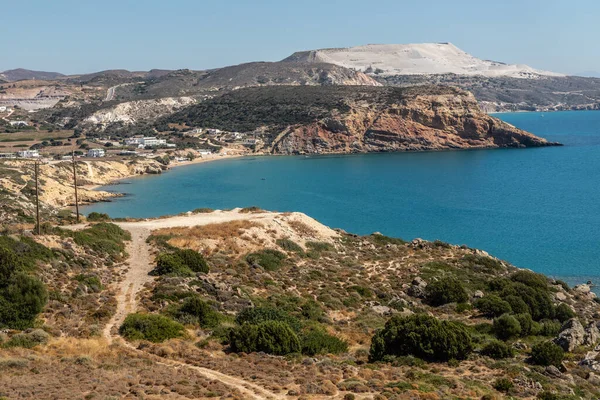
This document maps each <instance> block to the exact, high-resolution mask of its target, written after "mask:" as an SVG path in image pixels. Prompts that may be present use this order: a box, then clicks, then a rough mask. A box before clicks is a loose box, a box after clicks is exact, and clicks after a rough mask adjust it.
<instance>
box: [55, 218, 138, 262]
mask: <svg viewBox="0 0 600 400" xmlns="http://www.w3.org/2000/svg"><path fill="white" fill-rule="evenodd" d="M43 229H44V231H45V233H49V234H54V235H59V236H62V237H72V238H73V241H75V243H77V244H78V245H80V246H84V247H86V248H88V249H91V250H93V251H96V252H98V253H103V254H107V255H109V256H111V257H112V258H119V257H120V256H121V255H122V254H123V253H124V251H125V241H127V240H131V235H130V234H129V232H127V231H124V230H123V229H121V228H120V227H119V226H117V225H115V224H112V223H109V222H100V223H98V224H95V225H92V226H90V227H89V228H86V229H83V230H80V231H70V230H65V229H60V228H54V227H51V226H48V225H45V226H43Z"/></svg>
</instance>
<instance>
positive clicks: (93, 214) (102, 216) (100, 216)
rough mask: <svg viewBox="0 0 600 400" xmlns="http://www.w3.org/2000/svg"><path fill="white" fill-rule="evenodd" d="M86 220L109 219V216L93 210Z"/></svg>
mask: <svg viewBox="0 0 600 400" xmlns="http://www.w3.org/2000/svg"><path fill="white" fill-rule="evenodd" d="M87 220H88V221H91V222H99V221H109V220H110V217H109V216H108V214H104V213H98V212H95V211H94V212H91V213H89V214H88V216H87Z"/></svg>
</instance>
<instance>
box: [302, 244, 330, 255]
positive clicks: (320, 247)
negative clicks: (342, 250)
mask: <svg viewBox="0 0 600 400" xmlns="http://www.w3.org/2000/svg"><path fill="white" fill-rule="evenodd" d="M306 247H307V248H309V249H310V250H312V251H316V252H317V253H321V252H324V251H333V250H335V247H333V245H332V244H330V243H327V242H306Z"/></svg>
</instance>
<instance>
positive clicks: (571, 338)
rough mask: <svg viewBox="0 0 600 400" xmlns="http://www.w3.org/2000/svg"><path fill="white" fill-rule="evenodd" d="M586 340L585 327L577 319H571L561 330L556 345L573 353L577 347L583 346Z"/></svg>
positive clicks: (555, 341) (555, 340)
mask: <svg viewBox="0 0 600 400" xmlns="http://www.w3.org/2000/svg"><path fill="white" fill-rule="evenodd" d="M584 340H585V330H584V329H583V325H581V322H579V320H577V319H576V318H571V319H570V320H568V321H567V322H565V323H564V325H563V326H562V328H561V331H560V333H559V334H558V337H556V338H555V339H554V343H556V344H557V345H559V346H560V347H562V348H563V350H564V351H569V352H570V351H573V350H575V348H576V347H577V346H581V345H582V344H583V343H584Z"/></svg>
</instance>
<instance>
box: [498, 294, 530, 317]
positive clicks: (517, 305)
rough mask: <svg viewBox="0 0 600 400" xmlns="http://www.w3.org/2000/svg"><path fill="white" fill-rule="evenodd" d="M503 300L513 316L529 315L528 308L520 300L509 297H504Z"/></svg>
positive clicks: (515, 297)
mask: <svg viewBox="0 0 600 400" xmlns="http://www.w3.org/2000/svg"><path fill="white" fill-rule="evenodd" d="M503 300H504V301H506V302H507V303H508V304H509V305H510V308H511V310H512V312H514V313H515V314H524V313H527V314H531V310H530V309H529V306H528V305H527V304H526V303H525V302H524V301H523V299H522V298H520V297H518V296H513V295H511V296H506V297H504V298H503Z"/></svg>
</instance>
